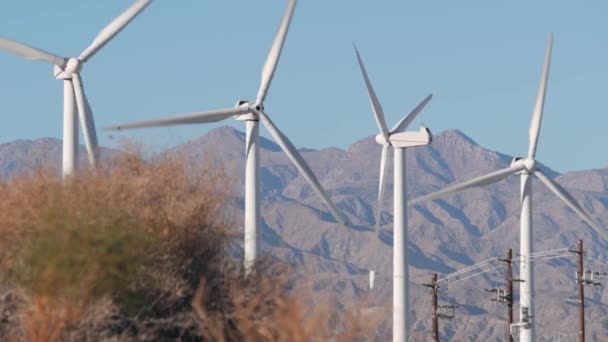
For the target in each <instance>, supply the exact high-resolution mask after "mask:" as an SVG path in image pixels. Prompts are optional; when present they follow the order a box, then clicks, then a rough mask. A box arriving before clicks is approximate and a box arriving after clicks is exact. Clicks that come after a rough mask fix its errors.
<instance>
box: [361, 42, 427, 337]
mask: <svg viewBox="0 0 608 342" xmlns="http://www.w3.org/2000/svg"><path fill="white" fill-rule="evenodd" d="M355 53H356V54H357V60H358V62H359V67H360V68H361V73H362V74H363V79H364V80H365V85H366V86H367V91H368V93H369V99H370V102H371V104H372V109H373V111H374V116H375V118H376V122H377V124H378V128H379V129H380V134H378V135H377V136H376V141H377V142H378V143H379V144H380V145H382V155H381V159H380V182H379V185H378V209H377V211H376V229H377V228H378V227H379V225H380V218H381V213H382V199H383V195H384V183H385V181H386V172H387V170H388V160H389V154H390V148H391V147H392V149H393V151H394V153H395V157H394V158H395V160H394V171H393V172H394V183H393V188H394V192H393V341H399V342H401V341H407V340H408V337H409V319H408V311H409V265H408V262H407V241H408V238H407V235H408V232H407V193H406V185H407V182H406V171H405V150H406V148H410V147H416V146H426V145H428V144H430V143H431V141H432V138H433V137H432V135H431V132H430V131H429V130H428V129H427V128H421V129H420V131H419V132H403V131H404V130H405V129H407V127H408V126H409V125H410V124H411V123H412V121H414V119H415V118H416V116H418V114H419V113H420V112H421V111H422V109H423V108H424V107H425V106H426V105H427V103H429V101H430V100H431V98H432V97H433V96H432V94H431V95H429V96H427V97H426V98H425V99H424V100H423V101H422V102H421V103H420V104H419V105H418V106H417V107H416V108H414V110H413V111H412V112H411V113H409V114H408V115H407V116H405V117H404V118H403V119H401V121H399V122H398V123H397V124H396V125H395V127H393V129H391V130H390V131H389V130H388V129H387V127H386V122H385V120H384V112H383V110H382V106H381V105H380V102H379V101H378V97H377V96H376V92H375V91H374V88H373V87H372V84H371V82H370V80H369V77H368V75H367V71H366V70H365V66H364V65H363V61H362V60H361V56H360V55H359V51H358V50H357V47H356V46H355ZM372 278H373V274H370V287H372V284H373V283H372V281H373V280H372Z"/></svg>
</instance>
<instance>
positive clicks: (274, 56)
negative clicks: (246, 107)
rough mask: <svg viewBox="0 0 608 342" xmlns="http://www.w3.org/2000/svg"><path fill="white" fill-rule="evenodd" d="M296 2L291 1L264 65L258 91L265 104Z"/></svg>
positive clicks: (261, 100)
mask: <svg viewBox="0 0 608 342" xmlns="http://www.w3.org/2000/svg"><path fill="white" fill-rule="evenodd" d="M296 2H297V1H296V0H289V4H288V5H287V10H285V15H283V20H282V21H281V25H280V26H279V30H278V31H277V35H276V36H275V38H274V42H273V43H272V47H271V48H270V52H269V53H268V57H266V63H264V68H263V69H262V81H261V82H260V89H259V90H258V95H257V101H258V102H264V100H265V99H266V95H267V94H268V88H269V87H270V83H271V82H272V78H273V77H274V72H275V71H276V69H277V64H278V63H279V58H280V57H281V52H282V51H283V45H285V38H287V33H288V31H289V25H290V24H291V19H292V18H293V12H294V10H295V8H296Z"/></svg>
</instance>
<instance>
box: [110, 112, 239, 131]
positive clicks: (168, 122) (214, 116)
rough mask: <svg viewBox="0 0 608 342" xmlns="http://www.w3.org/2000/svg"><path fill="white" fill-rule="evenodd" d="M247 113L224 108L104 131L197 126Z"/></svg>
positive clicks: (115, 127)
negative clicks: (185, 125) (186, 125)
mask: <svg viewBox="0 0 608 342" xmlns="http://www.w3.org/2000/svg"><path fill="white" fill-rule="evenodd" d="M248 112H249V109H248V108H240V107H239V108H226V109H218V110H212V111H208V112H196V113H190V114H182V115H177V116H172V117H169V118H163V119H156V120H148V121H139V122H134V123H129V124H124V125H116V126H110V127H105V128H104V129H105V130H106V131H120V130H123V129H132V128H145V127H162V126H172V125H184V124H198V123H209V122H217V121H222V120H224V119H227V118H229V117H231V116H235V115H239V114H246V113H248Z"/></svg>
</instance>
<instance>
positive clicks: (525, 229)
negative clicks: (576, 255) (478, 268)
mask: <svg viewBox="0 0 608 342" xmlns="http://www.w3.org/2000/svg"><path fill="white" fill-rule="evenodd" d="M552 46H553V34H550V35H549V43H548V46H547V50H546V54H545V62H544V66H543V71H542V75H541V80H540V85H539V88H538V95H537V97H536V104H535V106H534V111H533V113H532V121H531V123H530V131H529V145H528V156H527V157H526V158H514V159H513V161H512V162H511V165H510V166H509V167H508V168H506V169H503V170H499V171H495V172H492V173H489V174H487V175H484V176H481V177H477V178H474V179H471V180H469V181H466V182H462V183H459V184H456V185H452V186H449V187H447V188H446V189H444V190H441V191H438V192H435V193H432V194H430V195H426V196H422V197H419V198H416V199H414V200H412V201H411V202H410V204H418V203H421V202H423V201H427V200H431V199H435V198H438V197H441V196H444V195H447V194H451V193H455V192H459V191H461V190H465V189H469V188H473V187H479V186H485V185H489V184H492V183H495V182H498V181H500V180H502V179H505V178H506V177H508V176H510V175H512V174H519V175H520V179H521V189H520V199H521V215H520V229H521V230H520V239H521V241H520V255H521V258H522V261H521V263H520V278H521V279H522V280H523V282H521V283H520V287H519V291H520V292H519V293H520V304H521V305H520V322H519V323H518V324H517V325H518V326H520V327H523V330H522V331H521V332H520V340H521V341H533V340H534V325H533V324H532V320H531V319H532V317H533V316H534V302H533V297H534V273H533V267H532V266H533V265H532V263H531V262H530V254H531V253H532V250H533V245H532V182H531V180H532V179H531V177H530V176H531V175H532V174H534V175H536V176H537V177H538V179H540V181H541V182H542V183H543V184H544V185H545V186H547V187H548V188H549V190H551V191H552V192H553V193H554V194H555V195H557V197H559V198H560V199H561V200H562V201H563V202H564V203H565V204H566V205H567V206H568V207H570V208H571V209H572V210H574V212H575V213H576V214H577V215H579V216H580V217H581V218H582V219H583V221H585V222H586V223H587V224H588V225H589V226H591V228H593V229H594V230H595V231H596V232H597V233H598V234H600V235H601V236H602V237H603V238H604V239H608V233H607V232H606V231H605V230H604V229H603V228H600V227H599V226H598V225H597V224H596V223H595V222H593V220H592V219H591V216H590V215H589V214H588V213H587V212H586V211H585V209H583V207H581V206H580V205H579V204H578V203H577V202H576V200H575V199H574V197H572V195H570V194H569V193H568V192H567V191H566V190H565V189H564V188H563V187H562V186H560V185H559V184H558V183H557V182H555V181H554V180H552V179H551V178H549V177H547V175H545V174H544V173H543V172H542V171H541V170H540V169H538V168H537V162H536V150H537V147H538V137H539V134H540V126H541V121H542V116H543V107H544V103H545V93H546V90H547V81H548V79H549V65H550V63H551V50H552Z"/></svg>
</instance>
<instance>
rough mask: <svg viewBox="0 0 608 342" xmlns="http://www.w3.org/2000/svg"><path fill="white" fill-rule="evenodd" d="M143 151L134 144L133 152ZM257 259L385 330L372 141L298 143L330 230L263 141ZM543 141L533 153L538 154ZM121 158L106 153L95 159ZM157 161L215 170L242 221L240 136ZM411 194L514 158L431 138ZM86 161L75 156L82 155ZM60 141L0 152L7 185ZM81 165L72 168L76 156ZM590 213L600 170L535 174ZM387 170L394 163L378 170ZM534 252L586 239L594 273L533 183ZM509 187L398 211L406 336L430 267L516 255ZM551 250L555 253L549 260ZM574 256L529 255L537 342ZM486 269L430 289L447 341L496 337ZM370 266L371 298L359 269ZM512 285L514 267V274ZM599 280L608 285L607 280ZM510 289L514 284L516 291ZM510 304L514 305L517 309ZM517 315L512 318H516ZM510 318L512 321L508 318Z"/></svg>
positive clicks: (227, 134) (557, 307)
mask: <svg viewBox="0 0 608 342" xmlns="http://www.w3.org/2000/svg"><path fill="white" fill-rule="evenodd" d="M144 146H145V144H144ZM260 149H261V161H260V165H261V177H262V180H261V191H262V198H263V201H262V211H261V213H262V230H263V231H262V253H265V254H268V255H270V256H272V257H275V258H277V259H280V260H283V261H286V262H288V263H290V264H291V265H293V269H294V270H295V271H296V272H297V273H298V274H301V275H302V277H303V278H306V279H309V280H310V281H309V282H308V283H309V284H310V285H311V286H313V289H314V290H315V291H316V293H318V294H319V296H321V295H326V296H331V297H333V298H337V299H338V301H339V302H340V303H341V305H346V304H345V303H348V302H349V301H353V300H356V299H362V298H365V300H366V301H367V303H368V304H367V305H368V307H369V309H367V310H366V314H369V315H373V316H374V319H378V320H379V321H381V322H382V324H379V325H378V330H377V333H378V340H385V339H386V337H387V336H388V334H390V326H391V324H390V321H391V317H392V315H391V305H392V304H391V303H392V299H391V293H392V281H391V275H392V236H393V233H392V219H393V217H392V214H391V213H392V176H390V177H388V184H387V188H386V189H387V190H386V192H385V198H384V206H383V208H384V209H383V212H382V215H381V218H380V229H379V230H378V231H376V230H375V225H376V222H375V216H374V213H375V210H376V207H377V187H378V175H379V164H380V146H379V145H378V144H377V143H376V142H375V140H374V137H373V136H370V137H366V138H363V139H361V140H359V141H356V142H354V143H353V144H351V145H350V146H349V147H348V148H347V149H338V148H334V147H330V148H324V149H319V150H313V149H300V152H301V153H302V155H303V157H304V159H306V161H307V162H308V163H309V164H310V166H311V168H312V169H313V171H314V172H315V174H316V175H317V177H318V178H319V180H320V181H321V183H322V184H323V186H324V188H325V189H326V190H327V191H328V192H329V193H330V196H331V198H332V199H333V201H334V202H335V203H336V204H337V206H338V208H339V209H340V210H341V211H342V212H343V213H344V214H345V215H346V216H347V217H348V219H349V221H350V222H351V223H352V224H351V226H350V227H349V228H344V227H341V226H339V225H338V224H337V223H336V221H335V220H334V219H333V217H332V216H331V215H330V213H329V211H328V210H327V209H326V208H325V207H324V206H323V204H322V203H321V201H320V200H319V198H318V197H317V196H316V194H315V193H314V192H313V191H312V189H311V188H310V186H309V185H308V184H307V182H306V181H305V179H304V178H302V177H301V176H300V175H299V174H298V172H297V170H296V168H295V167H294V166H293V165H292V164H291V162H290V161H289V160H288V159H287V157H286V156H285V155H284V154H283V153H282V152H281V150H280V148H279V147H278V146H277V145H276V144H275V143H273V142H272V141H270V140H267V139H264V138H261V148H260ZM542 149H543V146H541V147H540V151H539V154H541V155H542ZM113 153H119V152H118V151H116V150H113V149H104V150H103V151H102V154H104V155H106V156H107V155H111V154H113ZM163 153H167V154H179V155H180V156H182V157H183V158H186V161H188V163H190V164H192V165H193V166H201V165H213V166H214V167H221V168H223V169H224V170H225V172H226V174H227V175H228V176H229V177H231V178H232V179H233V180H234V182H233V189H232V190H233V191H232V192H233V194H234V196H235V201H234V203H235V207H234V208H231V209H230V210H231V212H232V213H233V214H234V220H235V222H236V223H237V224H239V225H240V226H242V219H243V218H242V216H243V215H242V210H243V205H244V202H243V189H244V167H245V165H244V160H245V135H244V133H242V132H240V131H238V130H235V129H233V128H231V127H220V128H217V129H214V130H212V131H210V132H208V133H207V134H205V135H203V136H201V137H199V138H197V139H194V140H191V141H188V142H186V143H184V144H181V145H178V146H175V147H173V148H171V149H169V150H167V151H164V152H163ZM407 153H408V154H407V158H406V160H407V161H406V163H407V173H408V179H407V187H408V192H409V196H410V197H417V196H419V195H423V194H427V193H430V192H433V191H436V190H438V189H441V188H443V187H445V186H446V185H448V184H451V183H454V182H458V181H463V180H467V179H470V178H472V177H475V176H479V175H482V174H486V173H488V172H491V171H494V170H498V169H501V168H505V167H507V166H508V165H509V164H510V162H511V160H512V159H513V156H509V155H506V154H502V153H499V152H495V151H491V150H488V149H486V148H484V147H482V146H480V145H479V144H477V143H476V142H475V141H474V140H473V139H471V138H469V137H468V136H466V135H465V134H464V133H462V132H460V131H457V130H449V131H444V132H441V133H439V134H436V135H435V136H434V139H433V143H432V145H430V146H427V147H421V148H415V149H411V150H408V152H407ZM84 156H85V151H84V149H81V158H83V157H84ZM60 161H61V141H60V140H56V139H50V138H41V139H37V140H34V141H30V140H19V141H14V142H10V143H6V144H2V145H0V176H2V177H5V178H8V177H11V176H14V175H16V174H19V173H22V172H25V171H27V170H33V169H35V168H36V167H39V166H48V167H52V168H56V169H58V168H59V165H60ZM82 162H83V163H84V161H82ZM540 167H541V168H542V169H543V171H545V173H546V174H547V175H549V176H550V177H552V178H554V179H555V180H556V181H557V182H559V183H560V184H561V185H562V186H564V187H565V188H566V189H567V190H568V191H570V192H571V193H572V194H573V196H574V197H575V198H576V199H577V200H578V201H579V203H580V204H581V205H582V206H583V207H584V208H585V209H586V210H588V211H589V212H590V213H591V215H592V217H593V218H594V219H595V220H596V221H597V222H599V223H600V225H605V224H606V223H608V192H607V190H608V169H597V170H586V171H577V172H569V173H565V174H560V173H558V172H556V171H554V170H551V169H549V168H548V167H546V166H543V165H541V166H540ZM388 172H389V173H388V174H389V175H392V168H389V171H388ZM533 187H534V193H533V206H534V209H533V245H534V250H535V251H550V250H557V249H567V248H568V247H573V246H574V245H575V244H576V242H577V240H578V239H583V240H584V242H585V251H586V252H587V258H588V261H586V262H587V265H588V267H589V268H588V269H590V270H598V271H599V270H606V267H607V266H608V264H606V260H608V259H607V258H608V253H606V247H608V243H607V242H606V241H602V240H601V239H600V238H599V235H598V234H596V233H595V232H594V231H592V230H591V228H590V227H588V226H587V225H586V224H585V223H584V222H582V221H581V220H580V219H579V218H578V216H576V214H575V213H574V212H572V211H571V210H570V209H569V208H567V207H566V206H565V205H564V204H563V203H562V202H561V201H560V200H559V199H557V198H555V196H553V194H552V193H550V192H549V191H548V190H546V189H545V188H544V186H543V185H540V183H539V182H537V181H534V185H533ZM518 197H519V179H518V177H515V176H511V177H509V178H507V179H506V180H503V181H502V182H500V183H497V184H494V185H491V186H488V187H484V188H476V189H471V190H468V191H465V192H461V193H459V194H457V195H451V196H446V197H445V198H442V199H438V200H434V201H431V202H428V203H423V204H420V205H416V206H413V207H410V208H409V215H408V220H409V245H408V258H409V263H410V282H411V303H412V310H413V313H412V315H413V316H412V317H414V318H415V319H414V320H413V324H412V334H413V340H414V341H425V340H430V338H431V332H430V323H431V320H430V318H431V315H430V312H431V306H430V304H431V302H430V294H429V293H428V289H427V288H426V287H424V286H422V284H423V283H426V282H429V281H430V278H431V274H432V273H438V274H439V278H442V277H443V276H445V275H448V274H450V273H452V272H455V271H457V270H460V269H462V268H464V267H467V266H470V265H473V264H476V263H478V262H481V261H484V260H488V259H490V258H495V257H502V256H504V255H505V254H506V251H507V249H509V248H512V249H513V251H514V252H513V253H514V256H517V255H518V251H519V245H518V241H519V209H520V204H519V198H518ZM560 253H561V252H560ZM575 261H576V259H575V257H574V254H572V253H568V252H567V250H564V251H563V255H562V256H561V257H559V258H553V259H546V260H539V261H537V262H536V263H535V272H536V284H535V287H536V297H535V302H536V313H535V317H534V320H535V322H536V327H537V336H538V340H540V341H544V340H546V341H549V340H551V341H558V340H563V341H570V340H575V339H576V336H577V324H578V321H577V317H578V316H577V313H578V311H577V310H578V300H577V292H576V284H575V272H576V262H575ZM488 265H489V266H488V268H486V270H489V271H488V272H485V273H483V274H480V275H477V276H473V277H471V278H469V279H464V280H462V281H454V283H451V284H450V283H448V282H445V283H442V287H441V288H440V292H439V294H440V302H441V303H450V304H457V305H458V309H457V310H456V317H455V319H453V320H448V321H441V322H440V327H441V329H440V335H441V336H442V338H443V339H445V340H453V341H503V340H505V334H506V307H505V306H504V305H503V304H497V303H496V302H492V301H491V298H492V297H491V295H490V294H489V293H488V292H486V291H484V289H485V288H494V287H504V284H505V272H504V265H501V264H500V263H499V262H498V263H489V264H488ZM370 270H374V271H375V272H376V281H375V285H374V288H373V290H370V289H369V276H368V274H369V271H370ZM514 270H515V278H517V273H518V272H517V270H518V265H517V264H516V265H515V267H514ZM605 283H606V284H608V279H606V281H605ZM515 288H516V290H515V292H516V293H517V285H515ZM586 294H587V295H586V298H587V310H586V318H587V326H586V329H587V337H588V338H591V339H592V340H608V298H607V297H608V296H606V295H605V294H604V291H603V287H595V288H594V287H588V288H587V289H586ZM516 309H517V308H516ZM516 317H517V315H516ZM516 321H517V319H516Z"/></svg>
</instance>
